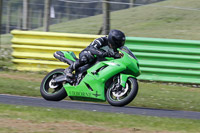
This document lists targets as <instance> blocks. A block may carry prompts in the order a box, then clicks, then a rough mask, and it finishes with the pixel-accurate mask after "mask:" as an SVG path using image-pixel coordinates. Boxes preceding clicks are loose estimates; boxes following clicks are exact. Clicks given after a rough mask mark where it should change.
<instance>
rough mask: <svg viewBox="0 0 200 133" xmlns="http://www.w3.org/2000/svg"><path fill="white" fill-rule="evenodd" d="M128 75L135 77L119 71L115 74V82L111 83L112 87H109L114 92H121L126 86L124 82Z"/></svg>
mask: <svg viewBox="0 0 200 133" xmlns="http://www.w3.org/2000/svg"><path fill="white" fill-rule="evenodd" d="M129 77H133V78H135V77H134V76H132V75H127V74H122V73H120V74H119V75H118V76H117V84H115V85H113V87H112V88H111V89H112V90H113V91H114V92H122V91H123V90H124V89H125V88H126V82H127V80H128V78H129Z"/></svg>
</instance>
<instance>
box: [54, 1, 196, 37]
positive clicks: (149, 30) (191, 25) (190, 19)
mask: <svg viewBox="0 0 200 133" xmlns="http://www.w3.org/2000/svg"><path fill="white" fill-rule="evenodd" d="M163 6H173V7H182V8H194V9H198V8H199V7H200V3H199V2H198V1H196V0H190V1H188V0H167V1H164V2H159V3H155V4H150V5H147V6H140V7H136V8H131V9H125V10H120V11H115V12H112V13H111V29H120V30H122V31H124V32H125V34H126V35H127V36H139V37H153V38H175V39H195V40H200V37H199V36H200V33H199V19H200V18H199V17H197V16H198V15H199V11H191V10H182V9H174V8H166V7H163ZM102 18H103V17H102V15H97V16H94V17H88V18H83V19H79V20H73V21H68V22H65V23H61V24H55V25H52V26H51V27H50V31H53V32H75V33H89V34H97V33H98V30H99V29H100V27H101V26H102Z"/></svg>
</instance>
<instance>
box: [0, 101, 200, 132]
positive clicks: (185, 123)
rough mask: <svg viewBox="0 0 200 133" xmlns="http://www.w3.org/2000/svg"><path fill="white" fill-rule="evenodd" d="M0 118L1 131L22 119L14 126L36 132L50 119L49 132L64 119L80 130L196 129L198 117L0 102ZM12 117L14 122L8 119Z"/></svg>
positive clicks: (142, 130) (9, 128) (199, 125)
mask: <svg viewBox="0 0 200 133" xmlns="http://www.w3.org/2000/svg"><path fill="white" fill-rule="evenodd" d="M0 119H1V121H2V120H4V121H6V122H8V121H10V125H11V126H10V127H9V126H7V127H6V128H5V127H1V125H0V129H1V128H2V129H3V130H4V131H5V132H9V131H11V132H18V130H17V129H16V128H11V127H13V126H14V125H16V124H17V123H22V122H23V121H25V122H26V124H25V125H24V126H23V127H18V128H19V129H21V130H23V129H26V127H27V126H28V127H29V128H30V130H27V132H34V131H35V132H36V131H37V130H38V129H40V128H45V127H43V125H44V124H47V125H48V124H49V125H50V124H51V123H54V125H55V126H53V127H48V128H47V129H46V131H43V132H50V130H54V132H58V131H59V128H58V125H59V124H62V123H63V122H68V123H65V124H68V126H70V125H72V124H77V128H78V129H77V130H78V131H80V132H82V131H81V130H82V129H81V127H82V126H83V125H84V126H85V127H88V126H89V129H93V128H95V127H96V128H97V127H98V129H96V130H97V131H96V132H108V131H111V132H116V131H118V132H120V131H121V132H122V131H123V132H127V131H129V132H130V131H132V132H134V131H135V132H136V131H138V132H140V133H143V132H145V133H147V132H150V133H151V132H161V133H162V132H164V133H166V132H183V133H187V132H188V133H192V132H196V133H197V132H200V121H199V120H190V119H175V118H160V117H150V116H136V115H125V114H111V113H100V112H89V111H78V110H64V109H53V108H39V107H28V106H18V105H4V104H1V105H0ZM4 121H2V122H4ZM13 121H18V122H15V123H12V122H13ZM31 124H38V125H41V126H38V128H36V129H32V130H31ZM8 125H9V124H8ZM56 125H57V126H56ZM2 126H3V125H2ZM60 126H61V127H62V126H63V125H60ZM65 126H67V125H65ZM73 126H74V125H73ZM73 126H72V127H71V128H65V131H66V132H72V131H70V130H73ZM61 127H60V128H61ZM67 129H68V130H67ZM85 130H86V131H85V132H89V131H87V130H88V129H85ZM94 131H95V130H94Z"/></svg>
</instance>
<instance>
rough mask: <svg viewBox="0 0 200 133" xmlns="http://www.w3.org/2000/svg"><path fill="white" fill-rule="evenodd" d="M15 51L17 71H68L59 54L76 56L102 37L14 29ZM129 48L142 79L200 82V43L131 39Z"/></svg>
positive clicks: (127, 39)
mask: <svg viewBox="0 0 200 133" xmlns="http://www.w3.org/2000/svg"><path fill="white" fill-rule="evenodd" d="M11 33H12V34H13V39H12V43H13V44H12V48H13V53H12V56H13V57H14V59H13V62H14V64H15V65H14V66H15V69H17V70H27V71H51V70H53V69H55V68H66V67H67V65H66V64H65V63H62V62H59V61H57V60H56V59H55V58H54V57H53V53H54V52H55V51H60V50H63V51H73V52H74V53H75V54H76V55H78V53H79V52H80V51H81V50H82V49H83V48H85V47H86V46H88V45H89V44H90V43H91V42H92V41H93V40H94V39H95V38H98V37H100V36H98V35H83V34H68V33H53V32H37V31H19V30H13V31H12V32H11ZM126 46H127V47H129V48H130V49H131V50H132V51H133V52H134V54H135V55H136V57H137V58H138V60H139V63H140V68H141V71H142V75H141V76H139V79H140V80H151V81H165V82H182V83H192V84H199V83H200V79H199V77H200V41H194V40H177V39H159V38H143V37H127V38H126Z"/></svg>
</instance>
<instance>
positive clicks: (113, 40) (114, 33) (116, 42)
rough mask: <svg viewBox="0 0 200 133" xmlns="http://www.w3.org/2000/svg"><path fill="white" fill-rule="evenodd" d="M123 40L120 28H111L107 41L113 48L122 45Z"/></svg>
mask: <svg viewBox="0 0 200 133" xmlns="http://www.w3.org/2000/svg"><path fill="white" fill-rule="evenodd" d="M125 40H126V38H125V35H124V33H123V32H121V31H120V30H111V31H110V32H109V34H108V43H109V44H110V45H111V47H112V48H113V49H117V48H120V47H122V46H124V43H125Z"/></svg>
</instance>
